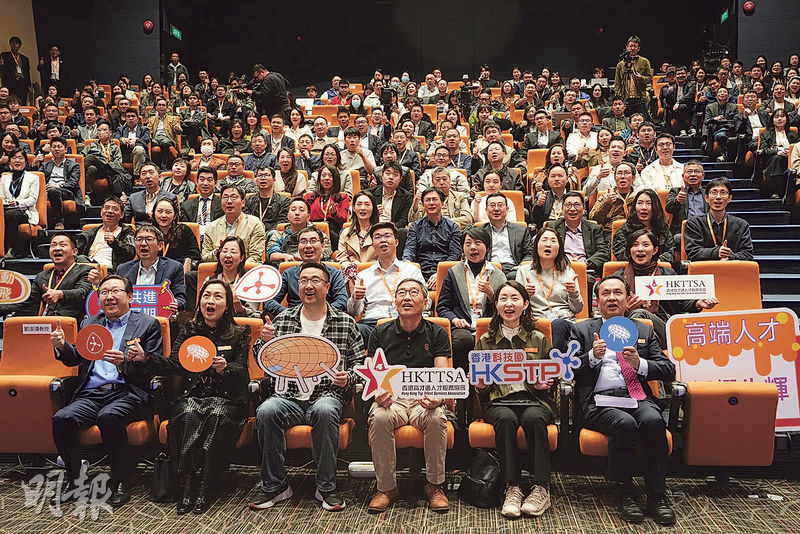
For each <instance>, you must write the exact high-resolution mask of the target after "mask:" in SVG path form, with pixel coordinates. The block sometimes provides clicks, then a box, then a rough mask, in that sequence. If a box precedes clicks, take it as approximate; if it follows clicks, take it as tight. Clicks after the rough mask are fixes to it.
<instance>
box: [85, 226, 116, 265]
mask: <svg viewBox="0 0 800 534" xmlns="http://www.w3.org/2000/svg"><path fill="white" fill-rule="evenodd" d="M114 232H116V230H114ZM114 232H110V233H111V234H112V235H113V234H114ZM101 233H105V228H103V227H102V226H101V227H100V228H98V229H97V233H96V234H95V240H94V241H93V242H92V248H91V249H90V250H89V259H94V257H95V256H96V255H97V253H98V252H100V249H101V248H103V245H106V246H109V245H108V243H106V240H105V237H103V236H101ZM98 237H99V238H100V239H99V241H98ZM115 237H116V236H115ZM109 248H110V247H109Z"/></svg>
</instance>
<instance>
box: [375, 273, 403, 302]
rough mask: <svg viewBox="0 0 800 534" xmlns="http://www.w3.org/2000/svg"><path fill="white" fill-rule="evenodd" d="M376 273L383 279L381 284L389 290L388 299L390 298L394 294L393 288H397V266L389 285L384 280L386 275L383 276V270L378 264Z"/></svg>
mask: <svg viewBox="0 0 800 534" xmlns="http://www.w3.org/2000/svg"><path fill="white" fill-rule="evenodd" d="M390 267H391V266H390ZM378 274H379V275H380V277H381V280H383V285H384V286H386V291H388V292H389V297H390V298H389V300H391V297H392V296H393V295H394V290H395V289H396V288H397V282H398V278H400V269H399V268H398V269H397V273H395V275H394V280H392V286H391V287H389V283H388V282H387V281H386V277H384V276H383V272H382V269H381V267H380V265H379V266H378Z"/></svg>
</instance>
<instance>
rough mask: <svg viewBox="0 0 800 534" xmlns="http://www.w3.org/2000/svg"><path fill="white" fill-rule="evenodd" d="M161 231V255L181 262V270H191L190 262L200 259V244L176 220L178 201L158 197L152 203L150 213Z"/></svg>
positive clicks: (188, 229) (186, 227)
mask: <svg viewBox="0 0 800 534" xmlns="http://www.w3.org/2000/svg"><path fill="white" fill-rule="evenodd" d="M150 215H151V217H152V220H153V224H155V225H156V226H157V227H158V229H159V230H161V233H163V234H164V248H163V250H162V251H161V255H162V256H165V257H167V258H170V259H172V260H175V261H178V262H181V263H182V264H183V272H184V273H188V272H189V271H191V270H192V264H193V263H194V262H197V261H200V245H199V244H198V243H197V237H195V235H194V232H192V230H191V229H190V228H189V227H188V226H186V225H185V224H181V223H180V222H178V203H177V202H175V201H174V200H171V199H169V198H160V199H158V200H156V203H155V204H153V211H152V213H151V214H150Z"/></svg>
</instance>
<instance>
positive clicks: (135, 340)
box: [126, 337, 141, 347]
mask: <svg viewBox="0 0 800 534" xmlns="http://www.w3.org/2000/svg"><path fill="white" fill-rule="evenodd" d="M140 341H141V339H139V338H138V337H135V338H133V339H131V340H129V341H128V342H127V343H126V345H127V346H129V347H132V346H134V345H136V344H137V343H139V342H140Z"/></svg>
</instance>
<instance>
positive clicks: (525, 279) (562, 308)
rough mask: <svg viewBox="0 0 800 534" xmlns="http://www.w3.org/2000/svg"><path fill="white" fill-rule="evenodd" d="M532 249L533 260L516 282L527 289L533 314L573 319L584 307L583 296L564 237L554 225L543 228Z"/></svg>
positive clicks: (520, 268)
mask: <svg viewBox="0 0 800 534" xmlns="http://www.w3.org/2000/svg"><path fill="white" fill-rule="evenodd" d="M533 250H534V251H536V253H535V254H534V255H533V262H532V263H530V264H525V265H520V266H519V269H517V282H519V283H520V284H522V285H523V286H524V287H525V291H527V292H528V295H529V297H530V301H531V313H532V314H533V316H534V317H536V318H537V319H538V318H540V317H543V318H546V319H550V320H551V321H552V320H554V319H558V318H562V319H567V320H569V321H574V320H575V314H577V313H578V312H580V311H581V310H582V309H583V305H584V303H583V296H582V295H581V290H580V286H579V285H578V275H577V274H575V271H574V270H572V267H570V261H569V258H567V255H566V253H565V252H564V243H563V241H562V240H561V236H560V235H559V234H558V232H556V231H555V230H554V229H553V228H550V227H545V228H542V229H540V230H539V231H538V232H537V233H536V237H535V238H534V240H533Z"/></svg>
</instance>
